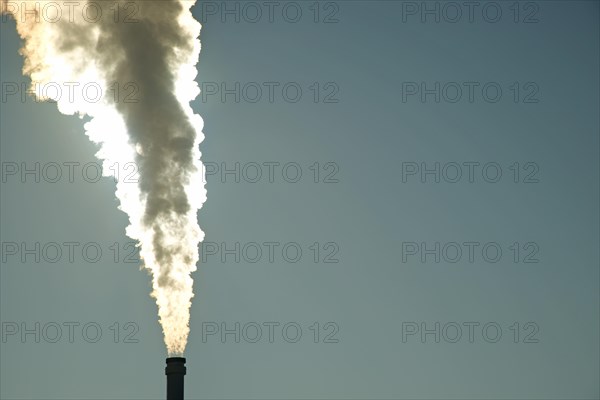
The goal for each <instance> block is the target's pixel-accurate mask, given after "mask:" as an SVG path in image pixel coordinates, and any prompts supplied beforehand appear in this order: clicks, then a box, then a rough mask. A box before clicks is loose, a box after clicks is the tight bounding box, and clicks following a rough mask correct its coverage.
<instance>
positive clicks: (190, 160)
mask: <svg viewBox="0 0 600 400" xmlns="http://www.w3.org/2000/svg"><path fill="white" fill-rule="evenodd" d="M0 2H1V3H2V4H1V5H2V10H3V12H4V13H8V14H12V15H13V17H14V19H15V20H16V23H17V30H18V32H19V35H20V36H21V38H23V40H24V46H23V48H22V49H21V54H22V55H23V57H24V68H23V72H24V74H27V75H29V76H30V77H31V80H32V90H34V91H35V92H36V96H37V97H39V98H41V99H44V98H45V97H50V98H52V95H49V94H48V93H49V92H51V91H46V93H44V91H42V90H40V88H43V87H46V85H48V84H49V83H54V84H59V85H62V87H65V88H69V89H70V90H69V96H67V95H65V92H64V91H63V92H61V95H60V96H55V98H52V99H53V100H56V101H57V105H58V109H59V110H60V111H61V112H62V113H64V114H69V115H74V114H75V115H79V116H81V117H83V116H89V117H91V120H90V121H89V122H88V123H86V124H85V130H86V134H87V135H88V137H89V138H90V140H92V141H93V142H95V143H97V144H99V145H100V150H99V151H98V153H97V154H96V155H97V157H98V158H100V159H101V160H103V164H104V167H105V168H104V171H105V174H106V175H109V174H111V171H110V170H109V167H111V166H112V167H113V168H114V166H115V165H120V166H124V165H131V163H135V164H134V165H135V166H137V169H138V176H139V179H138V181H137V183H131V182H126V181H125V180H124V179H122V177H119V178H120V179H119V180H118V183H117V190H116V195H117V198H118V199H119V201H120V209H121V210H123V211H124V212H125V213H127V215H128V216H129V223H130V225H129V226H128V227H127V230H126V232H127V235H128V236H130V237H131V238H133V239H135V240H137V241H139V245H140V255H141V257H142V260H143V265H144V267H145V268H146V269H148V270H149V272H150V273H151V275H152V286H153V291H152V296H153V297H154V298H155V299H156V302H157V305H158V314H159V317H160V323H161V325H162V328H163V332H164V336H165V343H166V346H167V351H168V353H169V355H180V354H183V352H184V350H185V346H186V343H187V337H188V334H189V318H190V313H189V309H190V306H191V299H192V297H193V292H192V285H193V281H192V278H191V276H190V274H191V272H193V271H195V270H196V263H197V261H198V244H199V242H201V241H202V240H203V238H204V233H203V232H202V231H201V230H200V227H199V226H198V223H197V211H198V209H199V208H201V207H202V204H203V203H204V201H205V200H206V190H205V188H204V176H203V174H204V172H203V171H204V168H203V166H202V163H201V161H200V155H201V154H200V151H199V143H200V142H202V140H203V139H204V135H203V133H202V127H203V121H202V119H201V118H200V116H198V115H196V114H194V112H193V111H192V109H191V107H190V105H189V103H190V101H191V100H193V99H194V98H196V96H197V95H198V94H199V93H200V90H199V88H198V85H197V83H196V82H195V78H196V75H197V70H196V67H195V65H196V63H197V61H198V56H199V54H200V41H199V39H198V38H199V35H200V28H201V27H200V24H199V23H198V22H197V21H196V20H194V18H193V17H192V13H191V11H190V8H191V7H192V6H193V5H194V3H195V0H137V1H131V0H119V1H115V0H110V1H102V0H101V1H98V0H86V1H83V2H71V3H75V4H77V5H78V6H73V5H71V6H70V7H71V9H70V10H67V9H62V10H61V13H62V16H61V17H60V18H59V19H57V18H56V16H57V15H58V14H56V13H54V11H53V9H52V7H54V6H50V5H49V3H53V4H54V5H56V4H59V5H60V4H63V3H57V2H54V1H49V0H40V1H36V2H11V1H9V0H0ZM67 3H68V2H67ZM25 6H26V7H27V9H26V10H23V7H25ZM46 6H47V7H46ZM32 11H34V12H35V13H32ZM67 11H68V14H67ZM91 84H93V85H91ZM90 87H92V88H98V87H100V88H101V90H102V93H103V97H102V99H101V100H100V101H97V102H94V101H90V97H93V96H90V93H93V90H91V89H90ZM84 88H86V89H87V90H83V89H84ZM52 93H56V91H54V92H52ZM128 163H129V164H128Z"/></svg>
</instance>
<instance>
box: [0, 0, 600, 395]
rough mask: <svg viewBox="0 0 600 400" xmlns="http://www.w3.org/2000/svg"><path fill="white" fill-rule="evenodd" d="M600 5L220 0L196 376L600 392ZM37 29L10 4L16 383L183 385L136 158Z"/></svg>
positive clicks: (192, 368) (5, 85) (289, 391)
mask: <svg viewBox="0 0 600 400" xmlns="http://www.w3.org/2000/svg"><path fill="white" fill-rule="evenodd" d="M59 3H60V2H59ZM461 4H462V5H461ZM270 7H273V8H270ZM428 10H433V11H432V13H428ZM436 10H438V11H436ZM436 12H437V13H438V14H436ZM457 12H458V13H460V14H457ZM599 13H600V7H599V3H598V2H597V1H537V2H519V3H516V2H512V1H499V2H485V1H484V2H477V5H474V6H473V8H472V9H469V7H467V6H465V5H464V4H463V2H425V3H422V2H402V1H377V0H374V1H362V0H359V1H333V2H324V1H323V2H318V3H317V2H313V1H296V2H287V1H283V2H279V4H278V5H265V4H264V3H263V2H256V3H255V2H250V3H248V2H236V1H226V2H221V1H218V2H202V3H201V4H198V5H196V6H195V7H194V8H193V14H194V16H195V17H196V19H198V20H199V21H200V22H201V23H202V25H203V27H202V33H201V41H202V52H201V54H200V59H199V63H198V71H199V74H198V77H197V82H198V84H199V86H200V88H201V89H202V94H201V95H200V96H199V97H198V98H197V99H196V100H195V101H193V102H192V103H191V105H192V108H193V109H194V111H195V112H196V113H198V114H200V115H201V116H202V118H203V119H204V130H203V131H204V134H205V136H206V138H205V140H204V142H203V143H201V145H200V150H201V152H202V160H203V162H204V163H205V165H206V174H207V178H206V181H207V183H206V188H207V191H208V200H207V202H206V203H205V204H204V207H203V208H202V209H201V211H200V212H199V213H198V222H199V225H200V227H201V228H202V230H203V231H204V232H205V233H206V237H205V242H204V243H203V245H202V246H201V247H200V253H201V260H200V262H199V264H198V270H197V271H196V272H194V273H193V274H192V277H193V278H194V292H195V297H194V298H193V300H192V308H191V321H190V328H191V332H190V336H189V341H188V345H187V348H186V351H185V357H186V358H187V376H186V397H187V398H190V399H257V398H261V399H263V398H267V399H364V398H373V399H454V398H462V399H534V398H543V399H563V398H573V399H594V398H598V397H599V396H600V388H599V381H598V376H599V375H600V366H599V359H600V349H599V336H600V330H599V328H600V326H599V315H600V312H599V311H600V310H599V308H600V298H599V293H600V288H599V286H600V275H599V266H600V256H599V246H598V243H599V241H600V237H599V236H600V229H599V228H600V215H599V204H600V198H599V197H600V193H599V181H600V179H599V178H600V177H599V174H600V172H599V171H600V165H599V150H600V145H599V133H600V124H599V114H598V110H599V109H600V104H599V85H600V82H599V74H598V71H599V70H600V58H599V49H600V45H599V38H600V32H599V21H600V18H598V17H599ZM21 45H22V43H21V42H20V39H19V37H18V35H17V33H16V30H15V23H14V21H12V20H10V19H2V20H1V22H0V81H1V84H2V93H1V94H2V99H1V103H0V161H1V163H0V165H1V167H2V169H1V172H2V176H1V186H0V213H1V225H0V235H1V240H0V242H1V250H2V253H1V254H0V256H1V260H0V261H1V267H0V320H1V327H2V329H1V336H2V337H1V340H0V350H1V351H0V354H1V357H0V398H2V399H160V398H164V393H165V378H164V358H165V357H166V350H165V346H164V343H163V338H162V331H161V327H160V325H159V323H158V319H157V307H156V303H155V301H154V299H152V298H151V297H150V291H151V280H150V277H149V276H148V274H147V273H146V272H145V271H144V270H140V262H139V260H138V259H137V256H136V254H135V251H134V248H133V242H132V240H131V239H130V238H128V237H127V236H126V235H125V228H126V226H127V224H128V220H127V216H126V215H125V214H124V213H123V212H122V211H120V210H119V209H118V208H117V207H118V201H117V199H116V197H115V193H114V191H115V182H114V179H113V178H107V177H104V178H102V177H98V176H97V173H98V169H99V165H100V164H99V163H98V160H97V159H96V158H95V156H94V154H95V153H96V151H97V147H96V146H95V145H94V144H92V143H91V142H90V141H89V140H88V138H87V137H86V136H85V134H84V128H83V124H84V122H85V119H83V120H81V119H79V118H76V117H73V116H64V115H61V114H60V113H59V112H58V111H57V109H56V105H55V104H51V103H39V102H36V101H35V100H34V99H33V98H32V97H29V96H26V95H24V91H25V89H26V86H27V82H28V79H27V78H25V77H23V75H22V72H21V70H22V66H23V59H22V57H21V56H20V55H19V53H18V50H19V48H20V47H21ZM15 87H17V88H18V90H17V93H15V94H12V93H13V92H14V90H12V89H14V88H15ZM115 168H116V169H117V170H119V172H120V173H121V177H122V178H123V179H126V177H127V176H128V174H129V173H131V172H132V171H131V170H130V169H128V166H115ZM36 170H37V171H39V172H35V171H36ZM31 171H33V172H31Z"/></svg>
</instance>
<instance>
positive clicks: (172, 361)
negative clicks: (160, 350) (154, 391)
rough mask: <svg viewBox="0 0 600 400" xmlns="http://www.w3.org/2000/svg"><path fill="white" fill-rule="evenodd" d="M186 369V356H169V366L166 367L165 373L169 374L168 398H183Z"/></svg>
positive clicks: (180, 399)
mask: <svg viewBox="0 0 600 400" xmlns="http://www.w3.org/2000/svg"><path fill="white" fill-rule="evenodd" d="M185 371H186V368H185V358H183V357H169V358H167V366H166V368H165V375H167V400H183V377H184V375H185Z"/></svg>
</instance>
